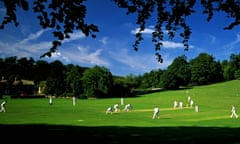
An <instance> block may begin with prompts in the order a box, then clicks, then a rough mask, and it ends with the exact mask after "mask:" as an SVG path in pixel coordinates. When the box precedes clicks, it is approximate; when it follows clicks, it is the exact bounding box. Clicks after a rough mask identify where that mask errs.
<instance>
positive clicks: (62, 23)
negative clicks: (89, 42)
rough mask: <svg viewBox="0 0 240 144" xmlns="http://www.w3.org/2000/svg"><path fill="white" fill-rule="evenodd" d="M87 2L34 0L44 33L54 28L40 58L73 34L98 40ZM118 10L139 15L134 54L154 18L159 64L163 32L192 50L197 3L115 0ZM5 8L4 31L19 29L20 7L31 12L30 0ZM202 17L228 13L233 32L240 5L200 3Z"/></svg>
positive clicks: (12, 1) (8, 2) (235, 0)
mask: <svg viewBox="0 0 240 144" xmlns="http://www.w3.org/2000/svg"><path fill="white" fill-rule="evenodd" d="M84 1H85V0H62V1H60V0H33V1H32V2H33V5H32V6H33V7H31V8H33V10H34V13H36V14H37V19H38V20H39V24H40V26H41V27H42V28H43V29H46V28H52V29H53V36H54V37H55V38H56V39H55V40H53V41H52V47H51V48H50V49H49V51H48V52H46V53H44V54H43V55H42V56H41V57H44V56H49V57H50V56H51V54H52V53H53V52H55V51H56V50H57V47H58V46H61V44H62V40H64V39H68V38H70V34H71V33H73V32H74V30H80V31H82V32H83V33H84V34H85V36H89V35H90V36H92V37H93V38H95V37H96V34H95V33H96V32H99V29H98V27H97V26H96V25H94V24H87V23H85V21H84V19H85V16H86V10H87V7H86V6H85V5H84ZM112 1H113V2H114V3H115V4H117V5H118V7H119V8H125V9H126V10H127V12H126V14H127V15H128V14H136V15H137V20H136V24H137V25H139V27H140V29H139V31H138V32H137V33H136V36H135V37H136V40H135V42H134V44H133V48H134V50H136V51H137V50H138V47H139V44H140V42H141V41H142V40H143V36H142V33H141V32H142V31H144V30H145V27H146V22H147V20H148V19H150V18H151V17H152V16H153V15H154V14H155V15H156V24H155V29H154V32H153V33H152V42H153V43H154V45H155V51H156V56H157V60H158V61H159V62H162V61H163V59H162V56H161V54H160V49H161V46H162V40H163V39H164V31H167V32H168V37H169V38H170V39H172V38H174V37H175V34H176V32H178V33H179V35H180V36H181V37H182V39H183V40H182V43H183V45H184V50H188V48H189V44H188V42H189V39H190V36H191V33H192V30H191V26H190V25H189V24H188V23H187V22H186V19H187V17H188V16H190V15H192V14H193V13H194V12H196V11H195V10H196V9H195V7H194V6H195V5H196V2H197V1H196V0H168V1H165V0H147V1H146V0H112ZM0 2H2V3H3V4H4V6H5V8H6V15H5V17H4V18H3V20H2V22H1V23H0V29H4V26H5V25H6V24H9V23H11V22H13V23H14V24H15V26H18V20H17V16H16V11H17V7H18V8H21V9H23V10H25V11H28V10H29V1H27V0H0ZM198 2H200V5H201V6H202V7H203V11H202V13H203V14H206V15H207V18H206V21H210V20H211V19H212V18H213V16H214V14H215V13H217V12H223V13H226V16H227V18H230V19H231V20H232V21H231V22H230V24H227V25H226V27H224V29H225V30H231V29H233V28H234V27H235V26H237V25H239V24H240V14H239V13H240V1H239V0H222V1H220V0H201V1H198Z"/></svg>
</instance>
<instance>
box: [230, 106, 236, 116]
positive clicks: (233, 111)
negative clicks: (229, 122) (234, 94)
mask: <svg viewBox="0 0 240 144" xmlns="http://www.w3.org/2000/svg"><path fill="white" fill-rule="evenodd" d="M231 111H232V114H231V115H230V118H233V117H235V118H238V115H237V113H236V108H235V106H234V105H232V110H231Z"/></svg>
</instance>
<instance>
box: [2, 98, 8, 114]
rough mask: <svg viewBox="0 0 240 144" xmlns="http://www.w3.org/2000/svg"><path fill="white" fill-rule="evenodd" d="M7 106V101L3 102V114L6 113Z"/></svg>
mask: <svg viewBox="0 0 240 144" xmlns="http://www.w3.org/2000/svg"><path fill="white" fill-rule="evenodd" d="M6 104H7V102H6V101H3V102H2V103H1V112H6Z"/></svg>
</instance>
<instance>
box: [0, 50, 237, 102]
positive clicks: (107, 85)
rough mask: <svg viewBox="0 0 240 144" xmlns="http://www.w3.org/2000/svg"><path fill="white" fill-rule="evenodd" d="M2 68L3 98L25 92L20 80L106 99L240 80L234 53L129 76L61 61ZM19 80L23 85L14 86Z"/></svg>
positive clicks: (13, 62)
mask: <svg viewBox="0 0 240 144" xmlns="http://www.w3.org/2000/svg"><path fill="white" fill-rule="evenodd" d="M0 66H1V69H0V76H1V77H2V80H1V82H0V96H1V97H2V95H4V94H6V89H8V94H10V95H11V94H12V95H13V94H15V95H17V94H18V93H19V91H23V90H22V89H21V88H22V83H21V80H31V81H33V82H34V92H37V91H38V89H39V87H41V88H43V93H44V94H46V95H54V96H76V97H79V98H90V97H95V98H107V97H130V96H135V93H134V92H135V91H136V90H139V89H145V90H146V89H147V90H149V89H150V90H151V89H154V88H162V89H169V90H173V89H179V88H181V87H191V86H195V85H207V84H212V83H217V82H222V81H228V80H233V79H239V78H240V54H232V55H231V56H230V58H229V60H223V61H216V60H215V58H214V57H213V56H212V55H209V54H207V53H200V54H199V55H198V56H197V57H195V58H193V59H191V60H187V57H186V56H185V55H182V56H179V57H176V58H175V59H174V60H173V62H172V63H171V64H170V65H169V66H168V67H167V68H166V69H154V70H151V71H150V72H146V73H144V74H142V75H133V74H129V75H126V76H116V75H112V73H111V72H110V70H109V69H108V68H106V67H104V66H98V65H95V66H93V67H92V68H89V67H81V66H79V65H73V64H67V65H64V64H63V63H62V62H61V61H59V60H55V61H53V62H47V61H44V60H38V61H35V60H34V59H33V58H31V57H30V58H26V57H23V58H17V57H16V56H13V57H7V58H5V59H3V58H0ZM4 80H5V83H3V81H4ZM16 80H18V81H20V83H18V84H17V85H14V81H16Z"/></svg>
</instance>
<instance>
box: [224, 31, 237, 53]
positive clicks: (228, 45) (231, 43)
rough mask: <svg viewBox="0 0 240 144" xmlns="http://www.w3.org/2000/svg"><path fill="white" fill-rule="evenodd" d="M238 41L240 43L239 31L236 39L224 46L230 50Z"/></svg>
mask: <svg viewBox="0 0 240 144" xmlns="http://www.w3.org/2000/svg"><path fill="white" fill-rule="evenodd" d="M239 43H240V33H237V35H236V39H235V40H234V41H232V42H230V43H228V44H227V45H225V47H226V48H227V49H229V48H230V50H232V49H234V48H235V46H236V45H237V44H239Z"/></svg>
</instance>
